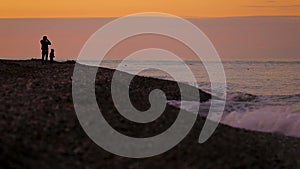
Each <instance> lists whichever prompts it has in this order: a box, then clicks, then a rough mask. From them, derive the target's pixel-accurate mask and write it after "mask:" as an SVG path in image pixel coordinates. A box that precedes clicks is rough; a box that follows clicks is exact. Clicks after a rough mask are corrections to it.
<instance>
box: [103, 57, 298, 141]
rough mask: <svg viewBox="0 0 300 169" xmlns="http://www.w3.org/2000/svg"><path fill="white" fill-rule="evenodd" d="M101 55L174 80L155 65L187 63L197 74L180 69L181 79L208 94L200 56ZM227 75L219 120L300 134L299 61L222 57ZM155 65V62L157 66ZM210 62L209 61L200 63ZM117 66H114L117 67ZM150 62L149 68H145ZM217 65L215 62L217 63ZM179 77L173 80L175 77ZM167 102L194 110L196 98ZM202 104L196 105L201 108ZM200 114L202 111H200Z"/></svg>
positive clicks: (112, 63)
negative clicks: (146, 57) (177, 58)
mask: <svg viewBox="0 0 300 169" xmlns="http://www.w3.org/2000/svg"><path fill="white" fill-rule="evenodd" d="M120 62H121V61H120V60H104V61H102V63H101V66H102V67H107V68H113V69H115V68H117V69H119V68H121V67H122V66H123V68H124V66H125V67H126V69H123V68H122V69H121V70H123V71H124V70H128V72H132V71H137V72H138V71H139V70H140V69H141V68H143V67H147V68H148V69H144V70H143V71H141V72H140V73H138V75H140V76H146V77H154V78H158V79H167V80H174V78H173V77H172V76H171V75H170V73H168V72H165V71H162V70H159V69H157V67H159V66H162V67H164V68H166V69H167V70H171V71H172V72H173V73H174V72H175V73H176V74H181V73H182V72H184V71H183V69H184V68H183V67H184V66H188V67H189V68H190V69H191V70H192V73H193V75H194V77H195V79H196V83H197V84H195V81H194V82H192V81H188V80H187V79H186V78H184V77H185V75H184V74H183V75H182V77H183V78H182V80H180V81H181V82H184V83H187V84H189V85H193V86H198V87H199V88H200V89H202V90H204V91H207V92H209V93H211V94H213V95H218V94H219V93H212V92H211V89H210V87H211V82H210V78H209V76H208V73H207V71H206V69H205V66H204V64H203V63H202V62H201V61H191V60H189V61H184V62H180V61H173V60H170V61H168V60H162V61H158V60H147V61H145V60H130V61H127V62H125V63H124V62H123V63H122V64H121V66H120ZM221 63H222V65H223V68H224V72H225V77H226V106H225V109H224V113H223V117H222V120H221V123H223V124H225V125H229V126H232V127H237V128H244V129H247V130H254V131H261V132H271V133H278V134H282V135H286V136H293V137H300V61H222V62H221ZM158 65H159V66H158ZM205 65H206V66H214V65H215V64H214V63H209V62H206V63H205ZM118 66H119V67H118ZM149 67H154V68H149ZM216 69H217V68H216ZM176 81H178V80H176ZM167 104H170V105H173V106H177V107H179V108H182V109H185V110H187V111H188V112H191V113H199V112H198V111H199V105H200V107H201V106H208V105H206V104H205V103H204V104H202V103H201V104H199V103H197V102H192V101H181V102H179V101H176V100H168V101H167ZM200 110H201V108H200ZM199 114H201V113H199Z"/></svg>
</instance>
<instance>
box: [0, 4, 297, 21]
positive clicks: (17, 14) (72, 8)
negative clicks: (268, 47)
mask: <svg viewBox="0 0 300 169" xmlns="http://www.w3.org/2000/svg"><path fill="white" fill-rule="evenodd" d="M147 11H149V12H165V13H172V14H174V15H178V16H181V17H226V16H254V15H255V16H257V15H263V16H278V15H281V16H282V15H284V16H286V15H289V16H295V15H300V1H299V0H152V1H143V0H108V1H101V0H46V1H39V0H2V1H1V5H0V16H1V17H2V18H28V17H29V18H44V17H47V18H49V17H50V18H57V17H59V18H61V17H63V18H65V17H119V16H123V15H128V14H131V13H137V12H147Z"/></svg>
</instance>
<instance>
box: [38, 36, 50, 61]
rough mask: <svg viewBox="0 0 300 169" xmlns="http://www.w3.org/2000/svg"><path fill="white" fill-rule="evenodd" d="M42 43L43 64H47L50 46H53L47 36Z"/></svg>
mask: <svg viewBox="0 0 300 169" xmlns="http://www.w3.org/2000/svg"><path fill="white" fill-rule="evenodd" d="M40 42H41V46H42V47H41V49H42V64H46V63H47V60H48V54H49V48H48V46H49V45H51V42H50V41H49V40H48V38H47V36H43V39H42V40H41V41H40Z"/></svg>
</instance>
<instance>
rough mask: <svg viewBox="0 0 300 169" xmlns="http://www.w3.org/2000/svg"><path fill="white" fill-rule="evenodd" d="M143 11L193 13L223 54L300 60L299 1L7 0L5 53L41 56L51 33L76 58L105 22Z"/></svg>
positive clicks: (0, 46)
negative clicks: (43, 41) (41, 46)
mask: <svg viewBox="0 0 300 169" xmlns="http://www.w3.org/2000/svg"><path fill="white" fill-rule="evenodd" d="M140 12H163V13H170V14H173V15H177V16H180V17H184V18H189V20H190V21H191V22H192V23H193V24H195V25H196V26H197V27H199V28H200V29H201V30H202V31H203V32H204V33H205V34H206V35H207V36H208V37H209V38H210V40H211V41H212V42H213V44H214V45H215V47H216V49H217V51H218V52H219V54H220V56H221V58H223V59H239V60H240V59H242V60H244V59H246V60H253V59H259V60H300V48H299V44H300V0H206V1H204V0H160V1H158V0H153V1H142V0H126V1H125V0H118V1H116V0H109V1H100V0H47V1H38V0H24V1H22V0H5V1H1V4H0V37H1V38H0V58H31V57H39V55H40V44H39V40H40V39H41V37H42V36H43V35H48V37H49V39H50V40H51V41H52V43H53V45H52V46H51V48H55V50H56V55H57V56H58V57H57V58H58V59H75V58H76V57H77V56H78V53H79V52H80V49H81V48H82V46H83V44H84V43H85V41H86V40H87V39H88V38H89V36H91V35H92V34H93V33H94V32H95V31H97V29H99V28H101V26H103V25H104V24H106V23H108V22H109V21H111V20H113V19H114V18H117V17H120V16H124V15H129V14H133V13H140ZM87 18H95V19H87ZM140 41H141V40H139V42H136V43H132V42H131V43H132V46H135V45H136V46H138V45H137V44H140ZM151 41H152V42H154V43H156V42H155V41H156V40H154V39H151V40H149V42H151ZM170 46H176V45H174V44H172V43H170ZM145 47H147V46H145ZM173 49H174V50H179V49H181V48H179V47H174V48H173ZM124 53H126V52H124Z"/></svg>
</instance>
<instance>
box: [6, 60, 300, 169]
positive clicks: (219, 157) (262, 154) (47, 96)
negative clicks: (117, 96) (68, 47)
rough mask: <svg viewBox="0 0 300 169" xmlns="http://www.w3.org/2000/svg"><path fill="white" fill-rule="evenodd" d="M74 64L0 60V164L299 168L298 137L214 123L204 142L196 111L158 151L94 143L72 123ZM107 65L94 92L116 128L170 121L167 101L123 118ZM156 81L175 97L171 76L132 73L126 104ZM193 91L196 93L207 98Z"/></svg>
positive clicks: (138, 131)
mask: <svg viewBox="0 0 300 169" xmlns="http://www.w3.org/2000/svg"><path fill="white" fill-rule="evenodd" d="M73 68H74V62H64V63H54V64H51V65H50V64H48V65H41V63H40V61H38V60H28V61H9V60H0V81H1V84H0V85H1V87H0V96H1V97H0V99H1V104H0V132H1V137H0V145H1V146H0V169H2V168H3V169H4V168H22V169H23V168H25V169H26V168H44V169H48V168H51V169H52V168H55V169H59V168H84V169H94V168H99V169H120V168H122V169H135V168H138V169H141V168H146V169H147V168H149V169H150V168H151V169H152V168H169V169H172V168H180V169H199V168H201V169H202V168H203V169H223V168H224V169H227V168H228V169H232V168H241V169H244V168H251V169H253V168H272V169H276V168H289V169H291V168H300V160H299V159H300V140H299V139H296V138H292V137H285V136H281V135H277V134H268V133H260V132H251V131H246V130H242V129H236V128H232V127H228V126H224V125H219V126H218V128H217V130H216V131H215V133H214V134H213V136H212V137H211V138H210V139H209V140H208V141H207V142H205V143H204V144H199V143H197V141H198V137H199V134H200V131H201V128H202V126H203V122H204V119H203V118H201V117H198V119H197V121H196V123H195V125H194V127H193V128H192V130H191V131H190V133H189V134H188V136H187V137H185V139H184V140H183V141H181V142H180V143H179V144H178V145H177V146H175V147H174V148H173V149H171V150H169V151H167V152H165V153H163V154H161V155H158V156H154V157H150V158H143V159H131V158H125V157H120V156H117V155H113V154H111V153H109V152H107V151H105V150H103V149H102V148H100V147H98V146H97V145H96V144H95V143H94V142H93V141H92V140H91V139H90V138H89V137H88V136H87V135H86V133H85V132H84V131H83V129H82V127H81V126H80V124H79V121H78V119H77V116H76V113H75V110H74V106H73V99H72V74H73ZM113 72H114V71H113V70H110V69H104V68H100V69H99V70H98V74H97V78H96V95H97V101H98V104H99V107H100V109H101V111H102V113H103V115H104V116H105V119H106V120H107V121H108V122H109V123H110V124H111V125H112V126H113V127H114V128H115V129H116V130H118V131H119V132H121V133H124V134H126V135H129V136H136V137H149V136H153V135H156V134H158V133H161V132H163V131H164V130H166V129H167V128H168V127H169V126H171V125H172V123H173V122H174V120H175V119H176V117H177V114H178V111H179V109H177V108H175V107H172V106H167V108H166V110H165V112H164V113H163V115H162V116H160V117H159V118H158V119H157V120H156V121H154V122H151V123H149V124H140V123H134V122H131V121H129V120H127V119H125V118H123V117H122V116H121V115H120V114H119V113H118V112H117V110H116V108H115V107H114V104H113V102H112V98H111V95H110V82H111V77H112V74H113ZM124 76H129V75H128V74H125V73H124ZM121 82H122V79H120V83H121ZM155 88H160V89H162V90H164V91H165V93H166V96H167V98H168V99H172V100H176V99H177V100H178V99H179V98H180V94H179V91H178V86H177V85H176V83H174V82H170V81H163V80H157V79H152V78H143V77H135V78H134V80H133V81H132V83H131V86H130V97H131V101H132V103H133V105H134V106H135V107H136V108H138V109H139V110H147V108H149V102H148V94H149V92H150V91H151V90H153V89H155ZM187 88H188V87H187ZM200 93H201V96H202V97H201V99H202V101H206V100H208V99H209V98H210V95H208V94H205V93H203V92H201V91H200ZM190 99H191V100H193V99H194V98H193V96H191V97H190Z"/></svg>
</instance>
